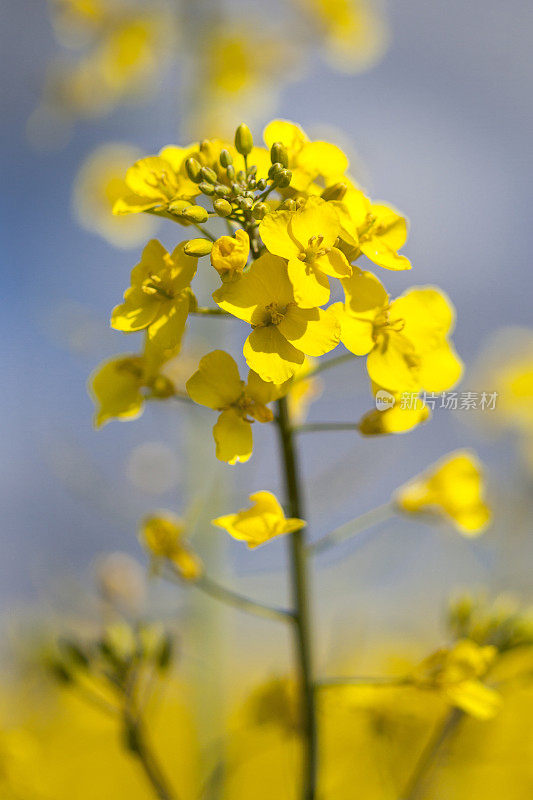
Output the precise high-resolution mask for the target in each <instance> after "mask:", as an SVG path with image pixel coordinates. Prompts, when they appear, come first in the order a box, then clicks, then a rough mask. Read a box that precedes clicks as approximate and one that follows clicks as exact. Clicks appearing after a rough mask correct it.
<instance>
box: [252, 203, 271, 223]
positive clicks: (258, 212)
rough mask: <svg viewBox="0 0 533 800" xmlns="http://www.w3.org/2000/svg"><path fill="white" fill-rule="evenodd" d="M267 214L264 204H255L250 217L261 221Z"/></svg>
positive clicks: (266, 207)
mask: <svg viewBox="0 0 533 800" xmlns="http://www.w3.org/2000/svg"><path fill="white" fill-rule="evenodd" d="M267 214H268V206H267V204H266V203H257V205H255V206H254V209H253V211H252V217H253V218H254V219H257V220H260V219H263V218H264V217H265V216H266V215H267Z"/></svg>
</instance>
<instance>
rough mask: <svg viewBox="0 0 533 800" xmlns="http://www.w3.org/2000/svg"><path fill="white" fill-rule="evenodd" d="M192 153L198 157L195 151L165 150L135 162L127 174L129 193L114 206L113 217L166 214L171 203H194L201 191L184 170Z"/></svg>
mask: <svg viewBox="0 0 533 800" xmlns="http://www.w3.org/2000/svg"><path fill="white" fill-rule="evenodd" d="M193 153H194V155H195V157H196V155H197V154H196V152H195V148H194V147H191V148H179V147H166V148H164V149H163V150H162V151H161V153H160V154H159V155H158V156H147V157H146V158H141V159H140V160H139V161H136V162H135V164H133V166H131V167H130V168H129V169H128V171H127V172H126V175H125V178H124V182H125V184H126V191H125V192H124V194H123V195H122V196H121V197H119V198H118V199H117V201H116V203H115V205H114V206H113V214H136V213H138V212H140V211H153V210H157V211H165V210H168V208H169V206H171V204H172V203H176V202H178V201H180V200H182V201H185V202H189V201H191V200H192V199H193V198H194V197H196V196H197V195H198V194H199V191H200V190H199V189H198V186H197V185H196V184H195V183H193V182H192V181H191V180H190V178H189V177H188V176H187V173H186V172H185V167H184V164H185V161H186V159H187V158H188V157H189V156H190V155H192V154H193Z"/></svg>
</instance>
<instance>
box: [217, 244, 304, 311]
mask: <svg viewBox="0 0 533 800" xmlns="http://www.w3.org/2000/svg"><path fill="white" fill-rule="evenodd" d="M213 300H214V301H215V302H216V303H218V305H219V306H220V308H222V309H224V311H228V312H229V313H230V314H233V315H234V316H235V317H238V318H239V319H242V320H244V321H245V322H252V320H254V322H255V316H256V312H258V310H259V313H260V310H261V308H263V307H264V306H266V305H268V304H270V303H277V304H279V305H280V306H286V305H287V304H288V303H291V302H293V301H294V295H293V291H292V286H291V282H290V281H289V277H288V275H287V265H286V263H285V261H283V259H281V258H278V257H277V256H273V255H271V254H270V253H265V254H264V255H262V256H260V257H259V258H258V259H257V261H255V262H254V263H253V264H252V266H251V267H250V269H249V271H248V272H247V273H246V274H245V275H243V276H242V278H241V279H240V280H238V281H235V282H234V283H226V284H224V285H223V286H221V287H220V289H217V290H216V292H213ZM258 322H259V320H258Z"/></svg>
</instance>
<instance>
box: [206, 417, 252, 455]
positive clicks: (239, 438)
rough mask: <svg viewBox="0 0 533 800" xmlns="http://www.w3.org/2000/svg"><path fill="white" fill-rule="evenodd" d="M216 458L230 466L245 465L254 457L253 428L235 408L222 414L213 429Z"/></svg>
mask: <svg viewBox="0 0 533 800" xmlns="http://www.w3.org/2000/svg"><path fill="white" fill-rule="evenodd" d="M213 436H214V438H215V442H216V456H217V458H218V459H220V461H226V462H227V463H228V464H236V463H237V461H240V462H242V463H244V462H245V461H248V459H249V458H250V456H251V455H252V449H253V437H252V426H251V424H250V423H249V422H247V421H246V420H245V419H243V417H242V416H241V414H239V412H238V411H237V410H236V409H234V408H228V409H226V410H225V411H223V412H222V413H221V415H220V416H219V418H218V421H217V423H216V424H215V426H214V428H213Z"/></svg>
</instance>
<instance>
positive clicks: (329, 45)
mask: <svg viewBox="0 0 533 800" xmlns="http://www.w3.org/2000/svg"><path fill="white" fill-rule="evenodd" d="M296 4H297V5H298V7H299V8H300V9H301V10H302V12H303V13H304V14H307V15H308V16H309V17H310V19H311V22H312V23H313V25H314V28H315V30H316V35H317V37H318V38H319V39H321V40H323V42H324V50H325V55H326V58H327V60H328V62H329V63H330V64H331V65H332V66H333V67H334V68H335V69H338V70H340V71H341V72H350V73H353V72H361V71H363V70H366V69H370V68H371V67H372V66H374V65H375V64H376V63H377V62H378V61H379V60H380V59H381V58H382V57H383V55H384V53H385V51H386V49H387V47H388V43H389V29H388V24H387V20H386V18H385V16H384V14H383V12H382V10H381V8H380V5H379V3H378V2H376V0H296Z"/></svg>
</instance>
